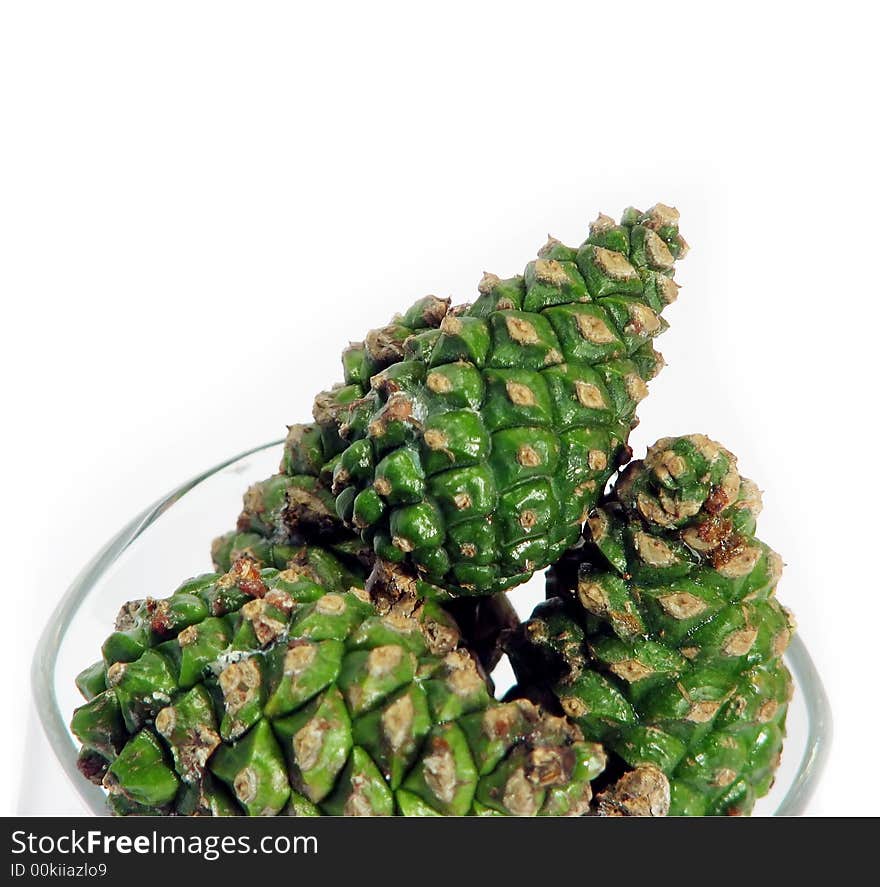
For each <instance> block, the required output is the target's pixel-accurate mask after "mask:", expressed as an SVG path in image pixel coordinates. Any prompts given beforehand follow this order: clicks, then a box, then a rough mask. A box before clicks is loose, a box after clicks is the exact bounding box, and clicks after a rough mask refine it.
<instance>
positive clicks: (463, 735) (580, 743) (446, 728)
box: [71, 549, 605, 816]
mask: <svg viewBox="0 0 880 887" xmlns="http://www.w3.org/2000/svg"><path fill="white" fill-rule="evenodd" d="M350 578H351V577H350V574H348V572H347V571H346V569H345V567H344V566H342V565H341V564H340V563H339V562H338V561H336V560H335V559H334V558H333V556H332V555H330V554H328V553H326V552H320V551H318V550H316V549H315V550H313V549H308V550H307V551H306V552H305V553H304V554H303V556H301V558H300V563H299V564H298V565H297V564H295V565H293V566H288V567H287V568H286V569H284V570H278V569H275V568H266V569H263V570H260V569H259V568H258V567H257V566H256V565H255V564H254V562H253V561H251V560H248V559H241V560H238V561H236V562H234V563H233V564H232V569H231V570H230V571H229V572H228V573H225V574H222V575H218V574H210V575H206V576H201V577H198V578H195V579H192V580H189V581H188V582H186V583H184V584H183V585H182V586H181V587H180V588H178V589H177V591H176V592H175V593H174V594H173V595H172V596H171V597H170V598H167V599H165V600H153V599H147V600H145V601H135V602H132V603H130V604H127V605H126V606H125V607H123V608H122V611H121V612H120V615H119V618H118V620H117V626H116V631H115V632H114V633H113V634H111V635H110V637H109V638H107V640H106V641H105V643H104V645H103V649H102V652H103V659H102V661H101V662H100V663H97V664H96V665H93V666H91V667H89V668H87V669H85V670H84V671H83V672H82V674H81V675H80V676H79V678H78V679H77V685H78V686H79V688H80V690H81V692H82V693H83V695H84V696H85V698H86V699H87V702H86V704H85V705H83V706H81V707H80V708H78V709H77V710H76V711H75V713H74V715H73V720H72V724H71V729H72V730H73V733H74V734H75V735H76V736H77V738H78V739H79V740H80V742H81V743H82V752H81V755H80V769H81V771H82V773H83V775H84V776H86V777H87V778H89V779H91V780H92V781H93V782H96V783H99V784H101V785H103V786H104V787H105V788H106V789H107V792H108V800H109V803H110V806H111V808H112V810H113V811H114V812H115V813H117V814H120V815H132V814H165V815H171V814H181V815H195V814H199V815H216V816H225V815H240V814H247V815H278V814H288V815H317V814H334V815H340V814H345V815H392V814H399V815H445V814H452V815H465V814H483V815H505V814H506V815H562V814H567V815H580V814H583V813H585V812H587V810H588V808H589V803H590V799H591V785H590V783H591V780H592V779H593V778H594V777H595V776H596V775H597V774H598V773H599V772H600V771H601V770H602V768H603V766H604V762H605V757H604V753H603V752H602V749H601V747H600V746H598V745H596V744H594V743H591V742H590V743H588V742H585V741H584V740H583V737H582V735H581V732H580V730H579V728H577V727H576V726H575V725H573V724H572V723H571V722H570V721H568V720H567V719H566V718H563V717H555V716H550V715H547V714H545V713H544V712H542V711H541V710H540V709H539V708H538V707H537V706H535V705H534V704H532V703H531V702H528V701H525V700H519V701H516V702H510V703H501V702H497V701H496V700H494V699H493V698H492V696H491V694H490V686H489V685H488V683H487V681H486V679H485V678H484V677H483V675H482V673H481V672H480V670H479V668H478V666H477V663H476V661H475V659H474V658H473V657H472V656H471V654H470V653H469V652H468V651H467V650H466V649H464V648H463V647H462V646H461V645H460V644H459V633H458V629H457V627H456V625H455V623H454V622H453V621H452V620H451V618H450V617H449V616H448V614H447V613H446V612H445V611H444V610H443V609H441V608H440V607H439V606H438V605H436V604H435V603H433V602H431V601H425V600H422V601H418V602H417V603H416V604H415V606H413V607H411V608H408V609H406V610H403V609H401V608H398V609H395V610H393V611H391V612H388V613H386V614H384V615H380V614H379V613H378V611H377V610H376V608H375V607H374V606H373V605H372V604H371V603H370V601H369V597H368V596H367V594H366V592H365V591H363V590H362V588H361V587H359V586H357V585H350V584H349V581H348V580H349V579H350Z"/></svg>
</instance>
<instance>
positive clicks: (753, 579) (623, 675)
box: [510, 435, 794, 815]
mask: <svg viewBox="0 0 880 887" xmlns="http://www.w3.org/2000/svg"><path fill="white" fill-rule="evenodd" d="M760 505H761V500H760V493H759V491H758V489H757V487H756V486H755V485H754V484H753V483H752V482H751V481H749V480H746V479H744V478H742V477H740V475H739V472H738V470H737V465H736V459H735V458H734V457H733V456H732V455H731V453H729V452H728V451H727V450H725V449H724V448H723V447H722V446H720V445H718V444H716V443H714V442H713V441H711V440H709V439H708V438H706V437H704V436H703V435H690V436H688V437H679V438H666V439H664V440H661V441H659V442H658V443H657V444H655V445H654V446H653V447H651V448H650V449H649V451H648V454H647V457H646V458H645V460H644V461H643V462H634V463H632V464H631V465H629V466H628V467H627V468H626V469H625V470H624V471H623V472H622V473H621V475H620V477H619V478H618V480H617V483H616V485H615V487H614V489H613V491H612V494H611V495H610V496H609V497H608V499H607V501H606V502H605V503H604V504H603V505H602V507H600V508H597V509H596V510H595V511H594V512H593V514H592V515H591V517H590V519H589V522H588V536H589V539H588V541H587V543H586V544H585V546H584V547H583V549H582V550H580V551H577V552H573V553H572V554H570V555H569V556H568V557H567V558H565V559H563V561H562V562H560V564H558V565H557V566H555V567H554V568H553V570H551V571H550V579H549V585H548V588H549V591H550V594H551V596H550V598H549V599H548V601H547V602H546V603H544V604H541V605H539V606H538V608H537V609H536V610H535V612H534V614H533V616H532V618H531V619H530V620H529V621H528V622H527V623H525V625H524V627H523V629H522V631H521V633H520V635H519V636H518V637H517V638H516V640H515V642H513V643H511V645H510V653H511V658H512V660H513V664H514V668H515V670H516V672H517V676H518V679H519V680H520V688H519V691H520V692H524V693H527V694H529V695H530V696H531V697H532V698H535V699H538V698H543V699H544V700H545V701H547V702H550V703H551V704H552V702H554V701H555V702H556V703H557V704H558V705H559V706H560V707H561V710H562V711H564V712H565V713H566V714H568V716H569V717H571V718H572V719H573V720H574V721H575V722H576V723H577V724H578V725H579V726H580V727H581V729H582V730H583V731H584V735H585V736H587V737H588V738H590V739H593V740H595V741H599V742H602V743H604V744H605V746H606V749H607V750H608V752H609V753H610V754H612V761H611V765H610V766H609V772H615V770H616V769H618V768H623V770H624V771H625V770H627V769H631V768H640V772H639V780H638V781H639V783H640V788H639V792H638V794H639V796H640V797H641V798H642V799H644V798H645V797H648V796H651V794H652V792H653V795H654V797H656V798H662V795H663V792H664V791H668V792H669V810H670V812H671V813H672V814H674V815H719V814H747V813H749V812H750V811H751V809H752V807H753V805H754V802H755V800H756V799H757V798H760V797H761V796H763V795H765V794H766V793H767V792H768V791H769V789H770V787H771V785H772V783H773V779H774V775H775V772H776V769H777V767H778V764H779V758H780V754H781V750H782V743H783V738H784V735H785V716H786V711H787V706H788V701H789V698H790V695H791V692H792V682H791V677H790V675H789V672H788V670H787V669H786V667H785V665H784V663H783V660H782V654H783V653H784V651H785V648H786V646H787V644H788V642H789V639H790V637H791V633H792V631H793V627H794V626H793V621H792V619H791V616H790V614H789V613H788V612H787V611H786V610H785V609H784V608H783V607H781V606H780V605H779V603H778V602H777V601H776V598H775V596H774V595H775V591H776V584H777V582H778V580H779V577H780V574H781V571H782V561H781V559H780V558H779V556H778V555H777V554H776V553H775V552H773V551H772V550H771V549H770V548H769V547H768V546H767V545H765V544H764V543H763V542H761V541H760V540H758V539H757V538H756V537H755V519H756V517H757V515H758V512H759V511H760ZM663 777H666V778H665V779H664V778H663ZM629 781H630V783H631V784H632V783H634V782H635V780H633V779H632V777H630V780H629ZM652 781H653V782H654V783H655V785H654V787H653V789H651V787H650V786H649V784H648V783H650V782H652ZM667 781H668V788H666V787H664V784H665V783H666V782H667ZM621 798H624V800H625V792H623V794H621V790H620V784H619V783H618V788H617V791H616V792H610V793H609V794H608V796H607V797H600V798H599V801H600V809H602V808H603V807H604V809H605V810H606V811H607V812H614V811H615V810H619V809H620V806H621V804H623V801H621ZM623 806H626V805H625V804H624V805H623ZM658 806H659V807H662V806H663V804H662V801H661V802H660V803H659V804H658ZM642 807H643V810H642V812H646V813H649V812H651V809H650V808H651V804H647V805H646V804H644V803H643V804H642Z"/></svg>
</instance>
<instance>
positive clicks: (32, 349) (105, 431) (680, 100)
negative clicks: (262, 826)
mask: <svg viewBox="0 0 880 887" xmlns="http://www.w3.org/2000/svg"><path fill="white" fill-rule="evenodd" d="M872 6H873V4H869V3H850V2H836V3H834V4H831V5H829V4H811V3H804V2H802V3H797V4H794V3H792V4H787V3H767V2H764V3H754V4H752V3H748V2H740V3H737V4H733V5H730V4H724V5H721V4H714V3H676V2H671V0H670V2H667V3H657V2H653V3H650V4H647V3H640V2H636V0H630V2H628V3H626V4H613V3H607V2H606V3H586V2H577V3H553V2H546V0H545V2H541V3H538V2H533V3H529V4H522V3H514V2H509V0H508V2H505V3H475V2H470V3H455V2H446V3H444V4H432V5H430V6H429V5H427V4H419V3H404V4H389V3H376V2H373V3H368V4H367V3H365V4H344V3H334V4H308V5H306V4H295V3H282V4H272V3H247V4H245V3H240V4H227V3H218V2H212V3H209V4H198V3H185V2H173V3H163V2H154V3H150V4H133V3H119V2H112V3H89V2H80V3H75V4H74V3H58V4H52V3H42V2H36V0H31V2H21V3H6V4H4V5H3V7H2V13H0V85H2V95H0V127H2V130H0V187H2V190H0V298H2V303H3V312H2V343H0V361H2V368H0V370H2V372H0V378H2V385H3V400H2V413H0V415H2V423H3V430H2V438H0V439H2V447H3V453H2V457H3V458H2V469H3V475H2V494H3V506H2V509H0V510H2V521H3V526H2V534H0V539H2V544H3V549H2V558H3V567H2V571H0V572H2V595H3V605H2V612H3V614H4V618H3V620H2V624H3V627H2V629H0V631H2V637H3V649H4V657H3V658H4V664H3V679H2V683H3V696H2V710H3V716H2V718H0V723H2V730H0V751H2V754H0V759H2V760H3V761H4V767H5V768H6V776H5V777H4V779H3V780H2V781H0V785H2V788H0V795H2V802H3V808H4V809H5V811H8V812H11V811H13V810H14V809H16V804H17V800H16V798H17V796H18V790H19V786H18V784H17V780H18V773H19V772H20V773H21V774H23V778H24V781H25V783H26V784H27V782H28V781H29V780H30V779H32V778H35V776H36V775H37V774H39V773H40V772H41V771H47V772H51V765H50V764H49V763H47V762H46V759H45V758H44V757H43V756H42V754H38V753H37V752H35V751H34V749H35V748H37V746H35V745H33V744H32V742H31V741H30V740H28V739H27V737H28V732H27V728H26V726H25V725H26V723H27V719H28V709H29V705H30V702H29V686H28V677H27V674H28V665H29V659H30V655H31V650H32V647H33V643H34V641H35V638H36V635H37V633H38V631H39V630H40V628H41V626H42V624H43V623H44V621H45V620H46V618H47V616H48V614H49V612H50V611H51V609H52V608H53V606H54V605H55V603H56V602H57V601H58V599H59V597H60V596H61V594H62V593H63V591H64V589H65V588H66V586H67V584H68V583H69V582H70V580H71V579H72V578H73V576H74V575H75V573H76V572H77V570H78V568H79V567H80V566H81V564H82V563H83V562H84V561H85V560H86V559H87V558H88V557H89V556H90V555H91V554H92V553H93V552H94V551H95V550H96V549H97V548H98V547H99V545H101V544H102V543H103V542H104V541H105V540H106V539H107V538H108V537H109V536H110V535H111V534H113V533H114V532H115V531H116V530H117V529H118V528H119V527H120V526H121V525H122V524H123V522H125V521H126V520H127V519H128V518H130V517H131V516H132V515H133V514H134V513H135V511H137V510H139V509H140V508H142V507H143V506H145V505H146V504H148V503H149V502H150V501H152V500H153V499H155V498H156V497H157V496H159V495H160V494H162V493H164V492H165V491H166V490H167V489H169V488H170V487H172V486H174V485H176V484H177V483H179V482H181V481H183V480H185V479H186V478H187V477H188V476H191V475H193V474H195V473H197V472H198V471H200V470H201V469H203V468H205V467H207V466H209V465H211V464H213V463H216V462H218V461H220V460H221V459H223V458H224V457H226V456H228V455H230V454H232V453H235V452H237V451H240V450H242V449H244V448H246V447H250V446H252V445H255V444H258V443H261V442H263V441H265V440H269V439H272V438H275V437H278V436H279V435H280V434H281V433H283V430H284V425H285V423H289V422H293V421H297V420H302V419H305V418H307V417H308V414H309V411H310V406H311V399H312V395H313V394H314V392H315V391H316V390H317V389H319V388H320V387H323V386H324V385H326V384H327V383H329V382H332V381H335V380H336V379H337V378H338V377H339V366H338V353H339V351H340V349H341V347H342V346H343V345H344V344H345V343H346V342H347V341H348V340H349V339H353V338H360V337H362V335H363V333H364V332H365V331H366V330H367V329H368V328H370V327H371V326H376V325H379V324H381V323H383V322H385V321H386V320H387V319H388V318H389V316H390V315H391V314H392V313H393V312H394V311H395V310H397V309H400V308H403V307H405V306H407V305H408V304H410V303H411V302H412V301H413V300H414V299H415V298H417V297H418V296H421V295H423V294H424V293H426V292H434V293H437V294H439V295H444V296H445V295H453V296H454V297H455V299H456V300H457V301H466V300H468V299H471V298H472V297H473V296H474V293H475V286H476V283H477V280H478V279H479V277H480V274H481V272H482V270H483V269H488V270H491V271H495V272H497V273H499V274H501V275H508V274H511V273H514V272H517V271H519V270H521V269H522V267H523V266H524V265H525V263H526V262H527V261H528V260H529V259H530V258H531V257H533V255H534V252H535V250H536V249H537V247H538V246H539V245H540V244H541V243H542V242H543V240H544V238H545V235H546V233H547V232H548V230H549V231H551V232H552V233H553V234H554V235H556V236H557V237H559V238H561V239H562V240H564V241H567V242H571V243H575V244H577V243H579V242H580V240H582V239H583V237H584V236H585V234H586V231H587V226H588V223H589V221H590V220H591V219H592V218H594V217H595V215H596V213H597V212H598V211H599V210H600V209H601V210H603V211H605V212H607V213H611V214H615V215H616V214H619V212H620V211H621V210H622V209H623V208H624V207H625V206H627V205H629V204H635V205H637V206H640V207H643V208H644V207H647V206H649V205H651V204H652V203H654V202H655V201H657V200H662V201H664V202H668V203H671V204H674V205H676V206H677V207H678V208H679V209H680V211H681V214H682V231H683V233H684V235H685V237H686V238H687V239H688V240H689V241H690V243H691V246H692V251H691V254H690V256H689V257H688V259H687V260H686V262H685V263H683V264H682V266H681V268H680V271H679V273H678V279H679V281H680V282H681V283H682V284H683V289H682V292H681V296H680V299H679V301H678V303H677V304H676V305H675V306H674V307H673V308H672V309H670V310H669V311H668V314H667V316H668V317H669V320H670V321H671V323H672V328H671V329H670V331H669V332H668V333H667V334H666V335H665V336H664V337H663V339H662V340H661V342H660V343H659V344H660V347H661V350H662V351H663V352H664V354H665V355H666V358H667V360H668V363H669V366H668V368H667V369H666V370H665V372H664V373H663V374H662V375H661V377H660V378H659V379H658V380H656V381H655V382H654V383H653V384H652V395H651V397H650V398H649V400H648V401H646V402H645V403H644V404H643V405H642V409H641V417H642V424H641V426H640V427H639V428H638V429H637V431H636V432H635V435H634V439H633V443H634V445H635V447H636V451H637V452H639V451H642V450H643V448H644V446H645V445H646V444H648V443H650V442H651V441H653V440H654V439H655V438H657V437H659V436H662V435H666V434H672V433H682V432H689V431H704V432H706V433H708V434H709V435H711V436H712V437H714V438H716V439H718V440H720V441H722V442H723V443H725V444H726V445H727V446H728V447H730V448H731V449H733V450H734V451H735V452H736V453H738V454H739V456H740V466H741V468H742V470H743V471H744V472H745V473H746V474H747V475H749V476H751V477H753V478H755V479H756V480H757V481H758V482H759V484H760V486H761V487H762V488H763V489H764V490H765V510H764V515H763V517H762V536H763V537H764V538H765V539H766V540H767V541H768V542H769V543H770V544H772V545H773V546H774V547H775V548H777V549H778V550H779V551H780V552H782V553H783V555H784V557H785V560H786V561H787V564H788V566H787V569H786V573H785V576H784V579H783V582H782V584H781V586H780V590H779V596H780V599H781V600H782V601H783V602H784V603H786V604H788V605H790V606H791V607H792V608H793V609H794V610H795V611H796V613H797V616H798V618H799V622H800V627H801V628H800V630H801V635H802V637H803V638H804V640H805V641H806V643H807V645H808V647H809V649H810V650H811V651H812V653H813V655H814V657H815V658H816V660H817V662H818V664H819V666H820V668H821V671H822V675H823V677H824V680H825V681H826V683H827V687H828V690H829V693H830V696H831V700H832V705H833V708H834V715H835V720H836V736H835V740H834V747H833V754H832V761H831V765H830V767H829V769H828V771H827V773H826V776H825V780H824V782H823V784H822V786H821V789H820V791H819V793H818V795H817V796H816V798H815V801H814V803H813V804H812V807H811V812H812V813H816V814H844V813H849V814H867V813H873V812H876V798H877V794H878V789H880V785H878V779H877V773H878V770H877V767H876V765H875V763H874V757H875V750H874V744H875V740H876V736H877V730H878V726H880V723H878V721H880V718H878V711H877V702H876V698H877V683H878V673H877V672H878V668H877V661H878V660H877V649H878V645H880V643H878V642H880V604H878V598H880V595H878V587H877V585H878V583H877V568H876V558H877V549H878V542H877V530H876V526H877V519H876V510H877V507H878V485H877V472H878V469H877V440H878V438H877V420H876V412H877V384H876V375H877V367H878V361H877V351H878V346H877V336H878V331H880V326H878V322H880V316H878V307H877V306H878V296H880V293H878V272H877V266H878V243H880V240H878V216H877V206H878V199H880V194H878V182H877V156H878V143H877V133H876V129H875V126H876V116H877V114H876V112H877V99H876V87H877V74H876V43H875V39H876V34H877V24H878V23H877V21H876V20H874V21H871V20H870V19H871V17H872V13H871V8H872ZM232 518H233V515H229V516H228V519H229V522H231V520H232ZM225 522H226V519H224V523H225ZM167 591H170V589H156V594H157V595H162V594H164V593H166V592H167ZM112 616H113V614H112V613H108V614H107V617H108V621H109V620H110V619H111V618H112ZM10 645H11V646H10ZM26 745H27V746H28V747H27V748H26V747H25V746H26ZM18 761H21V762H22V763H21V767H20V771H19V767H18V765H17V764H16V762H18ZM47 768H48V769H47ZM10 774H13V776H12V778H11V777H10ZM872 783H873V784H872Z"/></svg>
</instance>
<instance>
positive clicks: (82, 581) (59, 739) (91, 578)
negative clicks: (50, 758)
mask: <svg viewBox="0 0 880 887" xmlns="http://www.w3.org/2000/svg"><path fill="white" fill-rule="evenodd" d="M283 442H284V441H283V439H282V440H275V441H272V442H270V443H266V444H261V445H260V446H257V447H252V448H251V449H249V450H245V451H244V452H242V453H239V454H238V455H237V456H233V457H232V458H230V459H226V460H224V461H223V462H221V463H220V464H219V465H215V466H214V467H213V468H210V469H208V470H207V471H204V472H202V473H201V474H199V475H197V476H196V477H194V478H192V479H191V480H189V481H187V482H186V483H184V484H182V485H181V486H179V487H176V488H175V489H173V490H172V491H171V492H170V493H168V494H167V495H165V496H163V497H162V498H161V499H158V500H157V501H156V502H154V503H153V504H152V505H150V506H149V507H148V508H145V509H144V510H143V511H142V512H141V513H140V514H138V515H137V517H135V518H134V519H133V520H131V521H130V522H129V523H128V524H126V525H125V526H124V527H123V528H122V529H121V530H120V531H119V532H118V533H117V534H116V535H115V536H114V537H113V538H112V539H111V540H110V541H109V542H108V543H107V544H106V545H105V546H104V547H103V548H102V549H100V550H99V551H98V553H97V554H96V555H95V556H94V557H93V558H92V559H91V561H89V562H88V563H87V564H86V566H85V567H84V568H83V569H82V571H81V572H80V573H79V575H78V576H77V577H76V578H75V579H74V580H73V582H72V583H71V585H70V587H69V588H68V590H67V592H66V593H65V595H64V597H63V598H62V599H61V601H60V602H59V604H58V606H57V607H56V608H55V609H54V610H53V612H52V615H51V616H50V617H49V622H48V623H47V625H46V628H45V629H44V630H43V633H42V634H41V635H40V639H39V640H38V641H37V646H36V649H35V651H34V658H33V662H32V663H31V687H32V690H33V696H34V702H35V704H36V709H37V713H38V715H39V718H40V723H41V724H42V725H43V730H44V731H45V733H46V736H47V737H48V739H49V743H50V745H51V746H52V750H53V751H54V752H55V757H56V758H57V759H58V762H59V764H60V765H61V767H62V769H63V770H64V772H65V774H66V775H67V777H68V779H70V780H71V783H72V784H73V785H74V786H75V787H76V788H77V790H78V792H79V795H80V797H81V798H82V800H83V801H84V802H85V803H86V805H87V806H88V808H89V809H90V810H91V811H92V812H93V813H95V814H96V815H98V816H106V815H108V809H107V804H106V796H105V795H104V792H103V791H102V790H101V789H100V788H99V787H98V786H96V785H93V784H92V783H90V782H88V781H87V780H85V779H83V777H82V775H81V774H80V773H79V771H78V770H77V767H76V762H77V756H78V754H79V749H78V748H77V747H76V745H74V743H73V741H72V739H71V737H70V732H69V730H68V728H67V723H66V722H65V721H64V719H63V718H62V716H61V711H60V707H59V705H58V697H57V696H56V694H55V682H54V680H53V675H54V672H55V663H56V660H57V657H58V649H59V647H60V644H61V638H62V637H63V636H64V633H65V632H66V631H67V628H68V626H69V625H70V622H71V620H72V619H73V616H74V614H75V613H76V611H77V610H78V609H79V606H80V605H81V604H82V602H83V600H84V598H85V597H86V595H87V594H88V593H89V589H90V588H91V587H92V586H93V585H94V584H95V582H97V581H98V579H100V577H101V576H102V575H103V574H104V572H105V571H106V570H107V569H108V567H110V565H111V564H112V563H113V562H114V561H115V560H116V559H117V558H118V557H119V556H120V555H121V554H122V553H123V552H124V551H125V549H126V548H128V547H129V545H131V544H132V542H134V541H135V540H136V539H137V538H138V536H140V535H141V533H143V532H144V530H146V529H147V528H148V527H149V526H150V525H151V524H153V523H154V522H155V521H156V520H158V519H159V518H160V517H161V516H162V515H163V514H164V513H165V512H166V511H167V510H168V509H169V508H170V507H171V506H172V505H174V503H175V502H177V501H178V500H179V499H181V498H182V497H183V496H185V495H186V494H187V493H188V492H189V491H190V490H192V489H193V487H196V486H198V484H200V483H201V482H202V481H204V480H206V479H207V478H209V477H211V476H212V475H215V474H217V473H218V472H220V471H223V470H224V469H225V468H228V467H229V466H230V465H233V464H235V463H236V462H238V461H239V460H241V459H245V458H247V457H248V456H252V455H253V454H254V453H261V452H263V451H264V450H268V449H271V448H272V447H276V446H278V445H279V444H281V443H283Z"/></svg>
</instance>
